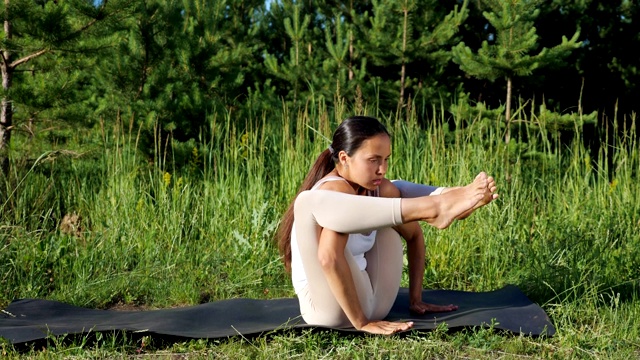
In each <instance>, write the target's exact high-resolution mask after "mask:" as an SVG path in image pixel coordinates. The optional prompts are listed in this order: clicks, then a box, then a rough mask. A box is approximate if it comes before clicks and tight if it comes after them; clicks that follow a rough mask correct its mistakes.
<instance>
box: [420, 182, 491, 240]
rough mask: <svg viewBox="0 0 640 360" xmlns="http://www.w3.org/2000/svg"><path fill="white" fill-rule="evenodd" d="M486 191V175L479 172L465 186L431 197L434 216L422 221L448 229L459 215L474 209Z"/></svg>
mask: <svg viewBox="0 0 640 360" xmlns="http://www.w3.org/2000/svg"><path fill="white" fill-rule="evenodd" d="M487 189H488V177H487V174H486V173H485V172H481V173H479V174H478V175H477V176H476V178H475V179H474V180H473V182H472V183H471V184H469V185H467V186H463V187H460V188H457V189H453V190H451V191H448V192H446V193H444V194H441V195H436V196H432V197H431V198H432V199H434V200H435V201H436V206H437V209H436V212H435V216H433V217H430V218H426V219H424V221H426V222H427V223H429V224H430V225H432V226H435V227H437V228H438V229H445V228H447V227H449V225H451V223H452V222H453V220H455V219H456V218H457V217H458V216H459V215H461V214H463V213H464V212H466V211H468V210H470V209H472V208H474V207H475V206H476V205H477V204H478V203H479V202H480V201H481V200H482V199H483V198H484V197H485V195H486V193H487Z"/></svg>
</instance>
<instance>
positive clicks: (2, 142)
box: [0, 0, 13, 174]
mask: <svg viewBox="0 0 640 360" xmlns="http://www.w3.org/2000/svg"><path fill="white" fill-rule="evenodd" d="M4 9H5V13H4V38H5V39H7V40H11V35H12V31H11V22H9V15H8V12H9V0H4ZM0 67H1V68H2V89H3V90H4V93H5V94H6V93H7V90H9V89H10V88H11V80H12V77H13V68H12V66H11V52H10V51H9V50H7V49H3V50H2V63H1V64H0ZM12 111H13V109H12V108H11V100H10V99H8V98H7V97H6V95H5V96H4V97H3V98H2V102H1V103H0V169H1V170H2V173H3V174H7V173H8V171H9V157H8V156H7V149H8V147H9V141H11V126H12V125H13V112H12Z"/></svg>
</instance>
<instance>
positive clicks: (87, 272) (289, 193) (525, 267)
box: [0, 102, 640, 358]
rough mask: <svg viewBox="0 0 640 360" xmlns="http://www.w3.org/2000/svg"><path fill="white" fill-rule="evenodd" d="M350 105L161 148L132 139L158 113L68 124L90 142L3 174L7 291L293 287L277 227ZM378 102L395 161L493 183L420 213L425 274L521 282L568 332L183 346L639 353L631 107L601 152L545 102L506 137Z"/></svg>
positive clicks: (465, 284) (141, 298)
mask: <svg viewBox="0 0 640 360" xmlns="http://www.w3.org/2000/svg"><path fill="white" fill-rule="evenodd" d="M346 109H347V106H346V105H345V104H343V103H338V106H337V107H336V108H334V109H327V108H325V107H324V105H323V104H322V103H321V102H320V103H317V102H310V104H309V106H308V107H307V108H305V109H301V110H298V111H297V112H291V111H290V110H289V109H287V108H283V109H280V110H276V111H274V112H273V113H272V114H269V115H267V114H263V115H261V116H258V117H256V118H253V119H247V121H246V122H245V123H241V124H238V123H236V122H235V121H234V120H233V116H232V114H227V116H222V117H214V118H212V120H211V122H210V128H209V129H206V131H203V134H208V135H206V138H201V139H199V142H189V143H177V142H174V141H173V140H172V138H171V137H162V139H160V138H159V137H156V139H155V141H154V144H155V147H154V149H153V151H152V155H151V156H149V155H147V153H144V152H143V151H142V150H143V149H141V148H140V145H139V144H140V143H141V142H142V140H141V136H142V135H141V134H144V132H145V131H147V130H149V129H137V128H135V126H133V122H129V121H125V120H118V121H116V122H114V123H113V124H110V125H107V124H103V125H102V127H101V129H93V130H90V131H88V132H86V133H84V132H82V131H77V132H75V135H74V136H75V137H76V138H75V140H74V141H75V143H76V144H79V143H82V146H81V147H80V148H78V149H76V150H77V151H73V152H72V151H60V150H58V151H54V152H47V153H44V154H43V156H40V157H36V156H34V157H33V158H34V159H37V160H35V161H23V159H22V158H16V159H14V160H13V163H12V165H13V169H14V170H13V172H12V173H10V174H5V180H4V181H3V182H2V183H1V184H2V188H0V191H2V193H1V194H2V196H1V197H0V206H1V207H0V214H1V216H2V217H1V220H0V250H1V251H0V288H1V289H2V292H1V293H0V305H1V306H5V305H7V304H8V303H9V302H10V301H11V300H12V299H15V298H30V297H37V298H48V299H55V300H61V301H65V302H68V303H72V304H76V305H80V306H86V307H94V308H108V307H111V306H113V305H116V304H127V305H137V306H143V307H146V308H154V307H167V306H179V305H186V304H196V303H201V302H207V301H213V300H218V299H224V298H232V297H253V298H271V297H282V296H293V290H292V288H291V286H290V283H289V279H288V276H287V274H286V273H285V272H284V269H283V267H282V265H281V263H280V261H279V258H278V254H277V250H276V248H275V246H274V243H273V236H274V232H275V229H276V226H277V224H278V221H279V217H280V216H281V214H282V213H283V211H284V209H285V208H286V206H287V205H288V203H289V201H291V199H292V197H293V195H294V194H295V192H296V190H297V188H298V186H299V184H300V183H301V181H302V178H303V177H304V175H305V174H306V172H307V170H308V168H309V167H310V166H311V164H312V162H313V161H315V158H316V156H317V155H318V154H319V153H320V152H321V151H322V150H324V149H325V148H326V147H327V146H328V144H329V140H328V139H330V137H331V134H332V131H333V129H335V127H336V126H337V122H336V119H342V118H343V117H345V116H346V115H347V114H348V111H347V110H346ZM368 113H371V114H374V115H376V116H378V117H379V118H380V119H381V120H382V121H383V122H385V123H386V124H387V125H388V127H389V129H390V130H391V132H392V137H393V142H392V147H393V149H392V151H393V155H392V158H391V164H390V169H389V174H388V177H389V178H403V179H406V180H410V181H415V182H421V183H429V184H437V185H460V184H464V183H467V182H469V181H471V180H472V179H473V177H474V176H475V175H476V174H477V173H478V172H479V171H487V172H488V173H489V174H491V175H493V176H494V177H495V178H496V183H497V184H498V186H499V193H500V199H498V200H497V201H495V202H494V203H493V204H491V205H489V206H487V207H485V208H483V209H481V210H479V211H478V212H477V213H476V214H474V215H472V216H471V217H470V218H468V219H466V220H464V221H460V222H457V223H455V224H453V225H452V226H451V227H450V228H449V229H447V230H444V231H440V230H435V229H432V228H429V227H427V226H424V230H425V235H426V236H425V238H426V240H425V241H426V243H427V249H428V251H427V257H426V259H425V264H426V269H427V271H426V274H425V286H426V287H429V288H450V289H459V290H470V291H484V290H492V289H496V288H499V287H501V286H503V285H505V284H508V283H512V284H516V285H518V286H519V287H520V288H521V289H523V291H524V292H525V293H526V294H527V295H529V296H530V297H531V298H532V299H533V300H535V301H537V302H538V303H540V304H541V305H542V306H543V307H544V308H545V309H546V310H547V312H548V313H549V314H550V316H551V318H552V320H553V321H554V322H555V323H556V326H557V327H558V335H557V336H556V337H555V338H554V339H552V340H550V342H547V340H545V339H542V340H535V341H534V340H531V341H532V342H531V343H529V341H530V340H523V339H522V338H511V339H510V340H505V339H504V338H502V337H501V336H500V335H498V334H493V333H484V332H482V331H480V332H472V333H463V334H460V335H447V334H444V333H436V334H431V335H429V337H428V338H427V340H424V338H420V337H417V338H410V339H408V340H402V339H396V340H382V339H378V340H376V339H372V338H365V339H361V338H360V339H359V338H347V340H340V339H338V340H336V339H335V338H334V335H331V334H324V335H322V334H312V333H309V334H302V335H301V336H302V338H301V339H302V340H300V339H298V338H297V337H296V338H295V339H294V338H292V335H291V334H285V335H282V336H280V335H277V336H275V337H273V338H271V340H270V341H264V340H254V341H255V342H250V345H246V343H245V340H242V339H240V340H238V341H237V342H235V341H231V342H229V343H219V344H217V345H216V344H208V345H201V344H200V345H198V343H196V344H191V345H188V346H187V350H188V351H195V352H196V353H198V352H199V351H204V352H205V353H207V352H211V351H213V352H214V353H216V354H218V355H220V354H226V356H227V357H236V356H235V355H234V356H232V355H230V353H229V352H227V350H226V349H229V351H232V352H234V353H235V354H236V355H237V357H241V356H240V355H239V354H247V355H248V356H257V357H261V356H260V355H259V354H262V352H263V351H265V352H271V353H273V351H275V350H276V349H277V351H281V350H282V351H283V352H282V353H283V354H285V353H286V354H307V356H309V357H314V355H317V356H318V357H319V356H322V355H323V354H326V353H327V351H328V353H329V354H333V355H335V356H336V357H352V355H354V354H356V353H358V352H359V351H365V353H366V354H373V353H375V354H379V355H380V354H382V355H381V356H387V355H389V354H393V352H394V351H396V350H397V349H398V348H403V347H404V346H409V347H410V348H411V349H413V350H411V351H413V352H412V353H411V354H412V355H411V356H409V357H416V358H418V357H421V356H420V355H421V354H426V355H427V356H433V357H457V356H458V355H464V354H466V356H471V357H476V356H485V355H486V356H489V357H492V356H491V355H492V354H494V355H495V354H500V352H501V351H502V352H504V351H508V352H513V353H514V354H521V355H531V354H536V353H539V352H542V353H545V354H547V355H548V356H551V357H553V356H554V355H553V354H561V355H571V356H578V355H580V354H582V355H585V356H586V357H589V356H593V357H599V356H605V355H607V356H614V355H616V354H625V355H628V354H636V355H638V351H640V345H639V343H638V340H637V339H638V338H639V337H640V331H639V329H640V321H639V320H637V319H638V318H639V317H638V315H639V313H640V303H639V302H638V294H639V293H640V285H639V281H640V280H639V279H640V194H639V192H640V187H639V186H638V185H637V183H638V174H640V159H639V151H640V150H639V149H638V144H637V139H638V137H637V130H636V127H635V123H636V118H635V115H632V117H631V120H632V121H631V124H633V125H632V126H631V128H625V129H611V131H612V132H613V133H615V134H616V136H615V141H614V142H613V143H612V144H611V145H610V146H603V147H601V148H600V151H599V152H598V153H595V154H594V153H591V152H590V151H589V150H588V149H587V148H585V146H584V145H583V144H582V134H581V132H580V129H579V128H577V129H576V135H577V136H574V138H573V140H572V141H570V142H568V143H563V142H561V141H560V138H559V137H557V136H551V135H550V134H549V133H548V132H547V130H546V126H545V125H546V124H545V123H544V119H538V118H536V117H535V115H534V114H525V113H523V112H520V113H519V116H520V120H521V122H522V123H536V125H537V126H538V130H537V131H538V132H537V133H528V134H526V142H525V141H524V140H522V139H524V137H523V138H522V139H521V140H522V141H520V142H518V141H516V140H517V139H512V143H511V144H509V145H506V144H504V142H503V134H502V133H501V130H500V129H499V128H497V127H492V126H487V124H486V123H483V122H482V121H481V119H460V118H457V117H455V116H454V118H453V119H452V120H450V119H446V114H445V113H444V112H443V111H442V110H441V109H434V112H433V114H432V116H431V118H432V121H431V122H430V123H429V124H428V126H427V127H426V128H421V127H420V126H419V125H418V122H417V120H416V116H415V114H412V113H411V112H408V113H406V114H404V115H402V116H400V115H398V114H380V113H375V109H374V110H369V111H368ZM454 129H458V130H457V131H454ZM525 130H526V131H531V130H527V129H525ZM525 130H523V131H525ZM150 133H156V134H157V133H159V131H158V129H155V130H153V131H152V132H150ZM203 136H205V135H203ZM87 139H89V140H87ZM531 154H535V156H534V155H531ZM74 212H75V213H76V214H78V215H79V216H80V220H79V222H78V223H77V224H75V225H76V226H77V227H78V231H77V232H75V233H65V232H63V231H61V228H60V224H61V222H62V220H63V217H64V216H65V215H66V214H71V213H74ZM403 281H404V285H405V286H406V285H407V282H406V281H407V279H406V278H405V279H404V280H403ZM496 336H497V337H498V338H495V337H496ZM483 339H484V340H483ZM496 339H501V340H496ZM611 340H613V342H611ZM345 341H350V342H352V343H349V344H350V345H349V344H347V343H345ZM336 342H337V344H338V345H336V346H337V347H336V348H332V346H334V345H335V344H336ZM332 344H334V345H332ZM103 345H104V344H103ZM132 346H135V345H132ZM247 346H248V347H247ZM483 346H484V347H486V349H485V350H486V352H485V350H482V348H483ZM116 347H117V346H116V345H114V346H113V348H116ZM378 347H382V348H380V349H378ZM431 347H433V348H432V349H431ZM80 348H83V346H80ZM330 348H332V349H333V350H329V349H330ZM3 349H5V347H3ZM109 349H111V348H109ZM203 349H208V350H203ZM212 349H213V350H212ZM420 349H422V350H420ZM425 349H427V350H425ZM428 349H431V350H433V351H431V350H428ZM478 349H481V350H478ZM576 349H581V350H582V351H583V352H582V353H580V351H578V350H576ZM103 350H104V349H103ZM103 350H99V351H103ZM5 351H6V350H5ZM104 351H107V352H108V351H109V350H104ZM114 351H116V352H117V351H124V352H125V353H126V352H127V351H131V348H127V349H124V350H114ZM176 351H178V350H176ZM494 351H497V353H496V352H494ZM384 354H387V355H384Z"/></svg>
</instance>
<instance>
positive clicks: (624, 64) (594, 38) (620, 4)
mask: <svg viewBox="0 0 640 360" xmlns="http://www.w3.org/2000/svg"><path fill="white" fill-rule="evenodd" d="M540 10H541V14H540V17H539V21H537V22H538V23H539V26H538V34H539V35H540V38H541V41H540V44H541V45H543V46H550V45H551V44H550V40H549V39H552V36H553V35H554V34H557V33H561V34H562V33H567V32H569V31H572V29H575V27H576V26H577V27H579V28H580V37H581V38H583V39H584V46H582V47H580V48H578V49H576V50H575V51H574V52H572V54H571V55H570V57H569V58H568V59H567V60H568V63H570V64H572V65H573V66H570V67H566V68H563V69H559V70H555V69H549V70H546V71H543V72H541V75H544V77H545V81H546V87H547V89H546V90H545V93H547V94H549V95H550V96H553V99H557V102H558V103H561V104H562V105H564V107H567V105H566V104H567V103H569V104H571V105H574V104H575V103H576V101H577V100H576V99H578V97H580V96H581V98H582V106H584V107H585V111H593V110H598V111H602V110H605V111H602V112H603V113H606V114H608V115H610V116H612V115H613V114H614V112H615V111H616V110H617V111H618V112H619V113H622V114H629V113H631V112H632V111H636V112H637V111H638V103H637V101H636V99H637V94H638V91H639V90H640V69H639V66H638V56H637V54H636V53H635V52H634V51H629V49H635V48H638V46H640V37H639V36H638V34H640V21H639V19H640V4H639V3H638V2H637V1H633V0H616V1H596V0H548V1H546V2H545V6H543V7H541V9H540Z"/></svg>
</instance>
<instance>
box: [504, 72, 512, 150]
mask: <svg viewBox="0 0 640 360" xmlns="http://www.w3.org/2000/svg"><path fill="white" fill-rule="evenodd" d="M511 82H512V81H511V76H508V77H507V110H506V112H505V121H506V123H507V129H506V133H505V135H504V142H505V144H508V143H509V141H510V140H511Z"/></svg>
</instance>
